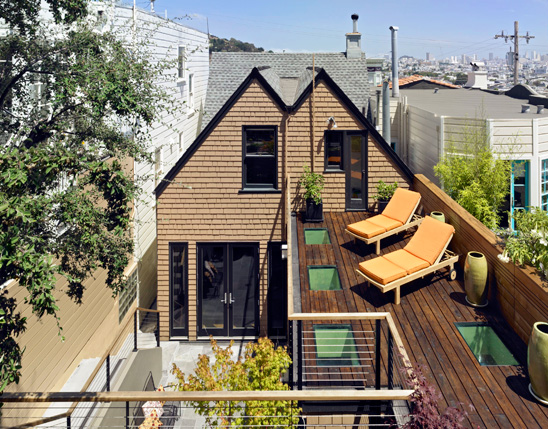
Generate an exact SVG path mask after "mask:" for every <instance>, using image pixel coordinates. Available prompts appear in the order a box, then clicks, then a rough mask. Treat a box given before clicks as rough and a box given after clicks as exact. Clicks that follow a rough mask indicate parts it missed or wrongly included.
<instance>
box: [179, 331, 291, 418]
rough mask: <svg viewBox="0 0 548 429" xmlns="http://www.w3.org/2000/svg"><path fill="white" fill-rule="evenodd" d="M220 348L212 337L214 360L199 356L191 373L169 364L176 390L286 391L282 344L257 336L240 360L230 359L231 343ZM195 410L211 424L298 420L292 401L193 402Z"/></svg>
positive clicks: (285, 355)
mask: <svg viewBox="0 0 548 429" xmlns="http://www.w3.org/2000/svg"><path fill="white" fill-rule="evenodd" d="M233 344H234V342H233V341H231V342H230V345H229V346H228V347H227V348H226V349H223V348H222V347H220V346H219V345H218V344H217V342H216V341H215V340H214V339H213V338H212V339H211V347H212V349H213V355H214V359H215V360H214V362H210V359H209V357H208V356H207V355H200V357H199V359H198V364H197V366H196V369H195V370H194V375H192V374H191V375H189V376H188V377H187V376H185V374H184V373H182V372H181V370H180V369H179V368H178V367H177V366H176V365H175V364H173V370H172V372H173V374H175V376H176V377H177V379H178V380H179V383H178V385H177V388H178V389H179V390H180V391H192V392H195V391H222V390H238V391H250V390H269V391H273V390H289V386H288V385H287V384H285V383H283V382H282V381H281V376H282V374H284V373H285V372H287V370H288V368H289V365H290V364H291V358H290V357H289V355H288V353H287V349H286V347H283V348H282V347H277V348H274V344H273V343H272V341H271V340H269V339H268V338H259V340H258V342H257V343H252V342H251V343H248V344H247V346H246V350H245V356H244V359H242V358H241V357H240V358H238V360H237V361H234V360H233V359H232V354H233V352H232V345H233ZM192 405H193V406H194V408H195V409H196V411H197V412H198V413H199V414H200V415H202V416H204V417H206V423H207V424H208V425H209V426H211V427H216V426H220V427H227V426H231V427H240V426H241V425H242V424H245V425H246V426H247V425H250V426H267V427H275V426H278V425H280V426H291V425H294V424H297V423H298V422H299V417H298V416H299V413H300V409H299V408H297V406H296V403H295V402H293V401H247V402H246V403H236V402H232V401H218V402H215V403H213V404H212V403H210V402H205V401H204V402H195V403H192Z"/></svg>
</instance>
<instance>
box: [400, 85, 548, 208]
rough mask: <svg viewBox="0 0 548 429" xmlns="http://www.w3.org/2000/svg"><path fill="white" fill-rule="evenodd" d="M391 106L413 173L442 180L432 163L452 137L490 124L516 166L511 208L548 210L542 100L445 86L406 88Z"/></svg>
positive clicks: (547, 123)
mask: <svg viewBox="0 0 548 429" xmlns="http://www.w3.org/2000/svg"><path fill="white" fill-rule="evenodd" d="M533 98H534V97H533ZM537 102H539V101H534V103H535V104H536V103H537ZM392 106H394V107H395V108H391V116H392V127H391V132H392V141H397V142H398V143H397V145H396V151H397V153H398V154H399V155H400V157H401V158H402V159H404V161H405V162H406V163H407V165H408V166H409V168H410V169H411V171H413V173H422V174H424V175H426V176H427V177H428V178H429V179H430V180H432V181H433V182H435V183H437V184H439V180H438V178H437V177H436V176H435V175H434V170H433V167H434V165H436V164H437V163H438V161H439V159H440V156H441V154H443V153H444V150H445V148H447V146H448V144H449V142H453V143H457V144H458V142H459V141H462V135H463V132H464V131H466V129H467V128H468V129H474V128H476V129H477V127H485V128H484V129H485V130H486V132H487V133H488V135H489V137H490V143H491V145H492V147H493V149H494V150H495V151H496V152H498V153H500V154H502V155H504V156H506V157H508V158H509V159H511V160H512V161H513V164H514V167H515V168H514V174H513V176H512V180H511V195H510V201H509V207H508V209H510V211H513V210H515V209H519V208H522V207H528V206H536V207H542V208H543V209H544V210H548V111H547V110H546V109H544V107H543V106H537V105H533V104H529V103H528V99H527V97H525V99H518V98H513V97H510V96H508V95H505V94H493V93H490V92H489V91H482V90H477V89H442V88H439V89H436V90H434V89H407V90H401V91H400V98H399V99H391V107H392ZM518 165H520V167H519V168H518V167H517V166H518Z"/></svg>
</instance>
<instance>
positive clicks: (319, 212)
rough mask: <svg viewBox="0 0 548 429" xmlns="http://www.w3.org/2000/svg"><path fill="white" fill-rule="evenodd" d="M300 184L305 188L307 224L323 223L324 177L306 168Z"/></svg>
mask: <svg viewBox="0 0 548 429" xmlns="http://www.w3.org/2000/svg"><path fill="white" fill-rule="evenodd" d="M299 184H300V185H301V186H302V187H303V188H304V198H305V199H306V212H305V221H306V222H322V221H323V204H322V191H323V186H324V178H323V175H321V174H319V173H314V172H312V171H310V167H307V166H305V167H304V173H303V174H302V175H301V179H300V180H299Z"/></svg>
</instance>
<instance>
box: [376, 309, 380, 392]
mask: <svg viewBox="0 0 548 429" xmlns="http://www.w3.org/2000/svg"><path fill="white" fill-rule="evenodd" d="M380 388H381V321H380V319H377V320H376V321H375V389H377V390H380Z"/></svg>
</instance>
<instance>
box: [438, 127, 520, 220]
mask: <svg viewBox="0 0 548 429" xmlns="http://www.w3.org/2000/svg"><path fill="white" fill-rule="evenodd" d="M478 124H479V125H478ZM460 136H461V141H459V142H456V141H449V142H448V145H447V147H446V149H445V153H444V155H443V157H442V158H441V160H440V161H439V162H438V164H437V165H435V166H434V173H435V174H436V176H438V177H439V178H440V180H441V182H442V185H443V188H444V190H445V192H447V193H448V194H449V196H450V197H451V198H453V199H454V200H455V201H456V202H457V203H459V204H460V205H461V206H462V207H464V208H465V209H466V210H468V212H469V213H470V214H472V215H473V216H474V217H475V218H476V219H478V220H479V221H480V222H482V223H483V224H484V225H486V226H487V227H488V228H491V229H494V228H496V227H497V226H498V225H499V223H500V218H499V215H498V211H499V210H500V208H501V206H502V204H503V202H504V200H505V199H506V196H507V195H508V194H509V192H510V177H511V170H512V163H511V161H509V160H507V159H504V158H502V157H501V156H498V155H497V154H496V153H495V152H494V151H493V149H492V148H491V144H490V136H489V133H488V131H487V127H486V126H485V123H484V122H483V121H480V120H478V121H476V122H475V125H472V124H468V125H467V126H466V127H464V129H463V132H462V134H460Z"/></svg>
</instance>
